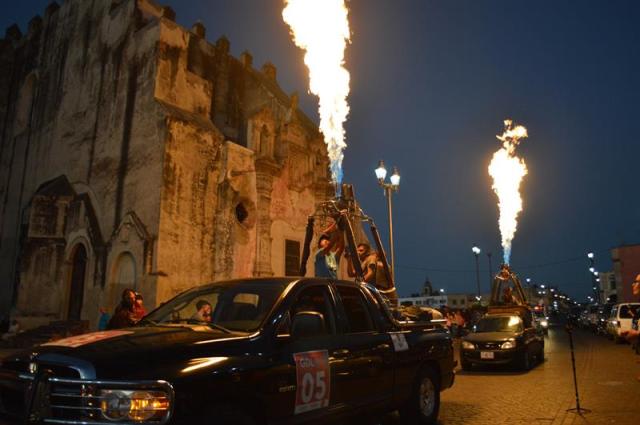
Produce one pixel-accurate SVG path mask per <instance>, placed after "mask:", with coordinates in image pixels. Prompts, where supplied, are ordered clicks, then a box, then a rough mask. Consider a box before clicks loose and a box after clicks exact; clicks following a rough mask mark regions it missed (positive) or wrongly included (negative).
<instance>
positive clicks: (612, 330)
mask: <svg viewBox="0 0 640 425" xmlns="http://www.w3.org/2000/svg"><path fill="white" fill-rule="evenodd" d="M638 308H640V303H622V304H616V305H614V306H613V308H612V309H611V316H610V317H609V319H608V320H607V332H608V333H609V335H610V336H612V337H613V340H614V341H615V342H616V343H620V342H622V341H624V337H622V336H620V334H621V333H622V332H623V331H628V330H631V321H632V320H633V314H634V313H635V311H636V309H638Z"/></svg>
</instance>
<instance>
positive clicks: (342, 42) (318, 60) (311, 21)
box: [282, 0, 350, 188]
mask: <svg viewBox="0 0 640 425" xmlns="http://www.w3.org/2000/svg"><path fill="white" fill-rule="evenodd" d="M282 17H283V19H284V21H285V22H286V23H287V24H288V25H289V27H290V28H291V34H292V36H293V40H294V42H295V44H296V45H297V46H298V47H300V48H301V49H303V50H305V51H306V53H305V55H304V63H305V64H306V65H307V68H308V69H309V81H310V86H309V87H310V90H311V93H313V94H315V95H316V96H318V98H319V112H320V130H321V131H322V133H323V135H324V141H325V143H326V144H327V150H328V153H329V159H330V160H331V175H332V179H333V181H334V183H336V185H337V187H338V188H339V187H340V184H341V182H342V159H343V158H344V154H343V150H344V149H345V148H346V147H347V144H346V143H345V141H344V127H343V124H344V122H345V121H346V120H347V115H348V114H349V105H348V103H347V96H348V95H349V72H348V71H347V70H346V69H345V68H344V66H343V65H344V50H345V48H346V43H347V42H348V41H349V37H350V31H349V20H348V10H347V7H346V6H345V3H344V0H285V8H284V10H283V11H282Z"/></svg>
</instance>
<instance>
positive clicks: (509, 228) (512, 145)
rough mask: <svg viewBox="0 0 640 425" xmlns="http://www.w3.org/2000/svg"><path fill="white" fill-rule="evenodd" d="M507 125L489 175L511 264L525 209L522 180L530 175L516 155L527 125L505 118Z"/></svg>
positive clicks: (507, 260)
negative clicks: (512, 245)
mask: <svg viewBox="0 0 640 425" xmlns="http://www.w3.org/2000/svg"><path fill="white" fill-rule="evenodd" d="M504 127H505V130H504V133H502V135H501V136H496V137H497V138H498V140H500V141H501V142H502V147H501V148H500V149H499V150H498V151H497V152H496V153H494V154H493V159H492V160H491V164H489V174H490V175H491V177H493V191H494V192H495V193H496V195H498V207H499V208H500V219H499V224H500V234H501V235H502V249H503V251H504V263H505V264H509V259H510V257H511V242H512V241H513V238H514V236H515V233H516V229H517V228H518V214H520V212H521V211H522V198H521V196H520V183H521V182H522V179H523V178H524V176H526V175H527V164H525V162H524V160H523V159H521V158H519V157H518V156H516V154H515V151H516V147H517V146H518V145H519V144H520V140H521V139H524V138H525V137H527V136H528V135H527V129H526V128H524V127H523V126H521V125H516V126H514V124H513V122H512V121H511V120H505V121H504Z"/></svg>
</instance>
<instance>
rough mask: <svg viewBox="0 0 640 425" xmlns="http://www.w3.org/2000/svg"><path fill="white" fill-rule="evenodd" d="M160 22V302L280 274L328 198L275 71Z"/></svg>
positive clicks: (312, 130) (309, 139)
mask: <svg viewBox="0 0 640 425" xmlns="http://www.w3.org/2000/svg"><path fill="white" fill-rule="evenodd" d="M204 33H205V29H204V27H202V25H196V26H194V28H193V29H192V30H191V31H187V30H185V29H184V28H181V27H179V26H176V25H175V24H173V23H171V22H164V21H163V22H162V24H161V27H160V40H159V44H158V45H159V47H158V73H157V76H156V81H157V84H156V90H155V96H156V98H157V99H158V101H160V102H161V103H162V104H164V105H165V106H166V110H167V116H168V122H169V126H168V132H167V139H166V151H165V157H164V175H163V184H164V186H163V188H162V206H161V218H160V231H159V239H158V269H159V270H160V271H161V272H162V273H161V276H160V277H159V284H158V291H159V292H158V299H159V300H164V299H166V298H168V297H170V296H172V295H175V294H176V293H179V292H180V291H182V290H184V289H185V288H188V287H191V286H193V285H197V284H200V283H204V282H207V281H213V280H218V279H229V278H242V277H248V276H270V275H274V274H280V275H282V274H284V261H285V260H284V241H285V239H292V240H297V241H300V242H301V245H302V241H303V238H304V231H305V225H306V218H307V216H308V215H309V214H311V213H312V212H313V211H314V209H315V204H316V202H318V201H319V200H321V199H325V197H326V195H327V191H326V189H327V186H326V181H327V159H326V151H325V148H324V143H323V142H322V139H321V136H320V134H319V133H318V130H317V126H315V125H314V124H313V123H312V122H311V121H310V120H309V119H308V118H307V117H305V116H304V115H303V114H302V113H301V112H300V111H298V109H297V96H295V95H294V96H292V97H289V96H287V95H285V94H284V93H283V92H282V90H281V89H280V88H279V86H278V84H277V81H276V79H275V74H276V70H275V67H274V66H273V65H271V64H266V65H265V66H264V67H263V69H262V70H260V71H258V70H255V69H254V68H253V66H252V59H251V55H249V54H248V53H244V54H243V55H241V58H240V60H238V59H236V58H234V57H232V56H230V54H229V41H228V40H227V39H226V38H224V37H222V38H220V39H219V40H218V41H217V42H216V43H215V44H210V43H208V42H207V41H206V40H205V39H204Z"/></svg>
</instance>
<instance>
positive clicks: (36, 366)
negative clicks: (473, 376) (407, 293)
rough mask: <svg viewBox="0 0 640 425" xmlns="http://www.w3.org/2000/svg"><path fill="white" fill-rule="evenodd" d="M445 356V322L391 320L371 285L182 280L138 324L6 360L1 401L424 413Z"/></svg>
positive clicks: (81, 418) (208, 413) (195, 417)
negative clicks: (193, 284) (192, 283)
mask: <svg viewBox="0 0 640 425" xmlns="http://www.w3.org/2000/svg"><path fill="white" fill-rule="evenodd" d="M207 303H208V305H209V306H210V307H209V309H208V308H206V304H207ZM207 310H209V312H210V318H208V316H209V315H208V314H206V313H207ZM454 366H455V362H454V360H453V345H452V340H451V337H450V335H449V334H448V333H447V332H446V330H444V329H442V328H440V327H438V326H433V325H430V324H425V323H423V324H420V323H412V324H411V325H410V326H409V325H403V324H401V323H400V322H398V321H396V320H395V319H394V318H393V315H392V314H391V312H390V311H389V309H388V308H387V306H386V304H385V301H384V299H383V298H382V297H381V295H380V294H379V293H378V291H377V290H376V289H375V288H374V287H372V286H369V285H366V284H359V283H355V282H346V281H330V280H328V279H315V278H264V279H245V280H234V281H227V282H218V283H214V284H211V285H206V286H202V287H197V288H193V289H191V290H189V291H186V292H184V293H182V294H180V295H178V296H177V297H175V298H173V299H172V300H170V301H169V302H167V303H166V304H164V305H162V306H161V307H159V308H157V309H156V310H154V311H153V312H151V313H150V314H149V315H147V316H146V317H145V318H144V319H143V320H142V322H141V323H140V324H139V325H138V326H136V327H132V328H127V329H118V330H112V331H105V332H97V333H90V334H85V335H80V336H77V337H72V338H66V339H62V340H59V341H54V342H51V343H47V344H44V345H41V346H39V347H36V348H34V349H32V350H29V351H28V352H24V353H22V354H18V355H15V356H12V357H10V358H7V359H5V360H3V361H2V363H1V365H0V411H1V410H4V413H8V414H12V415H13V416H14V417H16V418H17V420H20V421H26V419H27V418H28V420H29V423H41V422H44V423H57V424H80V423H83V424H84V423H91V424H118V423H129V424H131V423H154V424H168V423H171V424H195V423H209V422H211V421H214V422H215V423H216V424H227V425H229V424H241V425H248V424H269V423H293V422H295V423H307V422H310V421H315V422H317V423H325V422H329V421H330V420H334V419H337V418H342V417H345V416H352V415H356V414H359V413H367V414H379V413H384V412H387V411H393V410H400V413H401V414H402V415H403V416H404V417H405V418H406V419H407V420H409V421H410V422H416V423H421V424H432V423H435V422H436V420H437V416H438V410H439V405H440V391H442V390H444V389H446V388H449V387H450V386H451V385H453V382H454V372H453V369H454Z"/></svg>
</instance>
